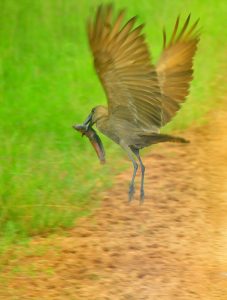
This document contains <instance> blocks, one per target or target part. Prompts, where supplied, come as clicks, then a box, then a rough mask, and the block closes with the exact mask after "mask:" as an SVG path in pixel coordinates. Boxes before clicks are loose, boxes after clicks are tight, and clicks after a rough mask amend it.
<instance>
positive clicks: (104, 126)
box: [96, 115, 109, 135]
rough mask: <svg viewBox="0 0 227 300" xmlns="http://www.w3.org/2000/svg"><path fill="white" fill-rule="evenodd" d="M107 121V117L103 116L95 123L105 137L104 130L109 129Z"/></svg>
mask: <svg viewBox="0 0 227 300" xmlns="http://www.w3.org/2000/svg"><path fill="white" fill-rule="evenodd" d="M108 119H109V117H108V115H105V116H102V117H100V118H99V119H98V120H97V122H96V127H97V129H98V130H99V131H100V132H102V133H103V134H105V135H106V130H108V127H109V126H108V125H109V124H108Z"/></svg>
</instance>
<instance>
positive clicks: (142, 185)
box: [131, 148, 145, 203]
mask: <svg viewBox="0 0 227 300" xmlns="http://www.w3.org/2000/svg"><path fill="white" fill-rule="evenodd" d="M131 149H132V151H133V153H134V154H135V156H136V157H137V158H138V160H139V162H140V168H141V185H140V202H141V203H142V202H143V201H144V174H145V166H144V164H143V162H142V159H141V157H140V153H139V149H135V148H131Z"/></svg>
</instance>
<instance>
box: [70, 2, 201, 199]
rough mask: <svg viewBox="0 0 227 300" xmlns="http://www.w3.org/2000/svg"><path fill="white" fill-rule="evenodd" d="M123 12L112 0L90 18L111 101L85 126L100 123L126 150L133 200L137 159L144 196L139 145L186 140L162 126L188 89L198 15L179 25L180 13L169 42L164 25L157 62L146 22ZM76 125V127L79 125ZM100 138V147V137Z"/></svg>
mask: <svg viewBox="0 0 227 300" xmlns="http://www.w3.org/2000/svg"><path fill="white" fill-rule="evenodd" d="M124 14H125V12H124V10H123V11H120V12H119V14H118V16H117V17H116V19H115V20H114V21H113V16H112V15H113V7H112V5H101V6H99V7H98V9H97V13H96V16H95V20H94V21H92V20H90V21H89V22H88V38H89V44H90V47H91V51H92V53H93V56H94V66H95V69H96V72H97V74H98V76H99V79H100V81H101V83H102V85H103V88H104V90H105V93H106V96H107V99H108V107H105V106H102V105H99V106H96V107H94V108H93V109H92V110H91V113H90V115H89V116H88V118H87V119H86V120H85V122H84V123H83V125H82V126H85V127H84V128H86V130H87V131H89V128H91V126H92V125H93V124H96V127H97V128H98V130H99V131H101V132H102V133H103V134H104V135H106V136H107V137H109V138H110V139H111V140H113V141H114V142H115V143H117V144H119V145H120V146H121V147H122V148H123V149H124V150H125V151H126V152H127V154H128V156H129V158H130V159H131V161H132V163H133V167H134V171H133V175H132V179H131V183H130V186H129V193H128V197H129V201H130V200H132V198H133V195H134V180H135V176H136V172H137V169H138V163H137V161H136V158H137V159H138V161H139V164H140V167H141V187H140V201H143V200H144V172H145V167H144V165H143V163H142V160H141V158H140V154H139V150H140V149H142V148H144V147H147V146H149V145H152V144H156V143H160V142H169V141H170V142H180V143H185V142H187V141H186V140H185V139H184V138H181V137H174V136H171V135H167V134H161V133H160V128H161V127H162V126H163V125H165V124H166V123H167V122H169V121H170V120H171V119H172V118H173V117H174V116H175V114H176V113H177V111H178V110H179V109H180V107H181V104H182V103H183V102H184V100H185V98H186V96H187V95H188V92H189V83H190V81H191V80H192V74H193V68H192V67H193V57H194V55H195V52H196V48H197V44H198V41H199V33H198V31H197V30H196V27H197V23H198V20H197V21H196V22H195V23H194V24H192V25H191V26H189V21H190V15H189V16H188V18H187V19H186V21H185V22H184V24H183V26H182V28H181V30H179V19H180V18H179V17H178V18H177V20H176V23H175V26H174V29H173V33H172V35H171V38H170V39H169V42H167V39H166V31H165V30H164V31H163V51H162V54H161V57H160V59H159V60H158V62H157V64H156V65H154V64H153V63H152V62H151V57H150V54H149V50H148V47H147V44H146V42H145V37H144V34H142V33H141V31H142V29H143V26H144V25H140V26H137V27H134V24H135V22H136V19H137V18H136V17H133V18H131V19H130V20H128V21H127V22H126V23H123V18H124ZM80 126H81V125H80ZM75 128H76V129H78V125H76V126H75ZM86 130H85V131H86ZM97 143H98V144H99V146H100V149H101V150H102V145H101V144H100V143H101V141H100V140H99V141H97ZM101 150H100V151H99V152H100V153H101ZM97 153H98V152H97Z"/></svg>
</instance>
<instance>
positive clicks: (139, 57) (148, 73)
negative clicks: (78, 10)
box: [88, 5, 161, 129]
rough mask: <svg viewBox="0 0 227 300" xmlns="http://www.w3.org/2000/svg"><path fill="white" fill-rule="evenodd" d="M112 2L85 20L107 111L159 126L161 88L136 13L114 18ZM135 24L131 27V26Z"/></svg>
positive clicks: (122, 117)
mask: <svg viewBox="0 0 227 300" xmlns="http://www.w3.org/2000/svg"><path fill="white" fill-rule="evenodd" d="M112 14H113V9H112V6H111V5H108V6H107V5H104V6H103V5H101V6H99V8H98V10H97V13H96V17H95V20H93V21H92V20H90V21H89V22H88V37H89V43H90V47H91V50H92V53H93V56H94V65H95V69H96V71H97V74H98V75H99V78H100V80H101V82H102V85H103V87H104V90H105V92H106V95H107V98H108V109H109V114H113V115H114V116H115V117H117V118H120V119H126V120H130V122H134V123H135V124H136V125H137V126H138V128H143V129H147V128H149V129H151V128H152V126H154V127H160V126H161V92H160V87H159V83H158V78H157V73H156V70H155V67H154V66H153V65H152V64H151V62H150V55H149V51H148V48H147V45H146V43H145V39H144V35H143V34H141V30H142V28H143V25H140V26H138V27H136V28H134V24H135V22H136V17H133V18H131V19H130V20H129V21H128V22H127V23H122V22H123V18H124V11H121V12H120V13H119V14H118V16H117V18H116V19H115V20H114V21H113V16H112ZM133 28H134V29H133Z"/></svg>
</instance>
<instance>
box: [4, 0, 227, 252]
mask: <svg viewBox="0 0 227 300" xmlns="http://www.w3.org/2000/svg"><path fill="white" fill-rule="evenodd" d="M103 2H108V1H103ZM98 3H100V1H95V0H93V1H85V0H82V2H80V5H79V4H78V1H75V0H67V1H65V0H64V1H63V0H59V1H54V0H34V1H28V0H2V1H1V2H0V120H1V121H0V141H1V147H0V249H3V248H4V247H5V246H6V245H8V244H11V243H12V242H14V241H15V240H20V239H21V238H22V237H26V236H29V235H33V234H37V233H43V232H46V231H50V230H54V229H56V228H59V227H68V226H71V225H72V224H73V222H74V220H75V218H77V217H79V216H81V215H83V214H85V213H87V211H88V210H89V208H90V206H91V204H94V205H96V204H97V201H98V198H99V196H98V195H99V194H98V192H99V191H100V190H102V189H103V188H104V187H106V186H109V185H110V184H111V180H112V177H113V174H115V173H116V172H118V171H119V169H120V168H122V162H123V159H122V158H123V155H122V154H120V153H121V150H120V149H118V146H117V145H114V144H112V143H111V142H110V141H108V140H107V139H105V138H104V143H105V148H106V152H107V160H108V165H106V166H104V167H103V166H100V165H99V162H98V160H97V158H96V155H95V153H94V151H93V149H92V148H91V146H90V144H89V143H88V141H87V140H85V138H84V139H82V138H81V136H80V135H79V134H76V132H74V131H73V130H72V128H71V125H72V124H74V123H80V122H81V121H83V120H84V118H85V117H86V116H87V115H88V113H89V111H90V109H91V108H92V107H93V106H95V105H97V104H99V103H105V97H104V93H103V90H102V87H101V85H100V84H99V81H98V79H97V76H96V75H95V72H94V69H93V66H92V58H91V54H90V51H89V48H88V44H87V37H86V29H85V21H86V19H87V17H88V15H91V14H93V13H94V8H95V7H96V6H97V4H98ZM114 3H115V4H116V7H117V8H122V7H127V8H128V12H127V16H128V17H129V16H132V15H135V14H137V15H138V16H139V21H140V22H146V28H145V33H146V35H147V40H148V42H149V45H150V47H151V49H152V54H153V57H154V60H157V58H158V55H159V53H160V50H161V46H162V34H161V30H162V27H163V25H166V27H167V28H168V29H169V31H170V30H171V29H172V27H173V24H174V22H175V19H176V17H177V15H178V14H179V13H180V14H181V15H182V16H183V17H184V18H185V17H186V16H187V15H188V13H189V12H191V13H192V18H193V20H195V19H197V18H198V17H200V18H201V21H200V25H201V27H202V37H201V43H200V45H199V51H198V55H197V57H196V61H195V70H196V72H195V80H194V81H193V85H192V88H191V95H190V97H189V99H188V101H187V103H186V104H185V105H184V107H183V109H182V111H181V112H180V113H179V114H178V115H177V117H176V118H175V120H174V121H173V123H172V124H171V125H170V126H168V128H167V129H168V130H173V129H182V128H186V127H187V126H189V125H190V124H192V123H193V122H201V120H202V117H203V116H204V114H205V113H206V112H207V111H208V110H209V109H210V108H211V107H212V105H213V103H214V100H215V98H216V93H217V92H216V90H215V88H214V82H215V80H216V78H217V74H218V73H220V68H221V64H222V60H224V51H226V36H227V32H226V31H227V27H226V15H227V5H226V3H225V1H213V0H212V1H211V0H210V1H200V0H197V1H189V0H188V1H181V0H173V1H167V0H166V1H160V0H153V1H147V0H140V1H138V0H130V1H129V0H121V1H120V0H119V1H114ZM223 72H224V71H223ZM109 158H111V159H109Z"/></svg>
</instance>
